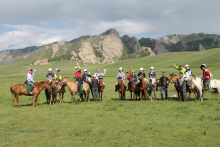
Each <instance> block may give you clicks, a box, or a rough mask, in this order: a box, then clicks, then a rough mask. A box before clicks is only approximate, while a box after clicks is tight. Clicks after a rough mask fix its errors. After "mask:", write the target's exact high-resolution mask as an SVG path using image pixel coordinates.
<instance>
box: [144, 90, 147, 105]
mask: <svg viewBox="0 0 220 147" xmlns="http://www.w3.org/2000/svg"><path fill="white" fill-rule="evenodd" d="M144 97H145V102H146V101H147V91H146V90H145V91H144Z"/></svg>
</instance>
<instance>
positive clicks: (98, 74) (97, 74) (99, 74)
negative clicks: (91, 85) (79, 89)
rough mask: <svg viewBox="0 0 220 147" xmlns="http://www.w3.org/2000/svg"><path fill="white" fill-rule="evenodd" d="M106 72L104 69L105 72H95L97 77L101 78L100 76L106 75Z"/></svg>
mask: <svg viewBox="0 0 220 147" xmlns="http://www.w3.org/2000/svg"><path fill="white" fill-rule="evenodd" d="M105 74H106V71H104V73H100V72H99V73H95V76H96V79H97V80H99V78H101V76H104V75H105Z"/></svg>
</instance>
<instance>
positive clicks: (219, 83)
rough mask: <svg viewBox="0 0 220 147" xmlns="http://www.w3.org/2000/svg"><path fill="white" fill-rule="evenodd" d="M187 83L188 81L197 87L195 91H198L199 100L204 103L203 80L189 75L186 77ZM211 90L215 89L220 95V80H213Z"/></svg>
mask: <svg viewBox="0 0 220 147" xmlns="http://www.w3.org/2000/svg"><path fill="white" fill-rule="evenodd" d="M185 81H188V82H190V83H192V84H194V85H195V89H196V90H197V91H198V95H199V98H200V100H201V101H203V96H204V90H203V81H202V79H201V78H199V77H196V76H195V75H193V74H192V75H189V76H188V78H187V77H186V78H185ZM210 89H214V90H215V92H218V93H219V95H220V80H216V79H213V80H211V81H210Z"/></svg>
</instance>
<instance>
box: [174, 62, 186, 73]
mask: <svg viewBox="0 0 220 147" xmlns="http://www.w3.org/2000/svg"><path fill="white" fill-rule="evenodd" d="M173 66H174V67H175V68H176V69H177V70H179V71H180V72H181V73H182V74H183V75H184V73H185V72H186V69H185V68H183V65H182V64H180V65H179V67H178V66H176V64H173Z"/></svg>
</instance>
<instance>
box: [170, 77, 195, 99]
mask: <svg viewBox="0 0 220 147" xmlns="http://www.w3.org/2000/svg"><path fill="white" fill-rule="evenodd" d="M169 81H170V83H171V84H174V87H175V89H176V91H177V95H178V98H180V96H179V91H180V87H179V77H178V76H177V75H176V74H174V73H173V74H170V77H169ZM189 89H190V90H192V91H193V93H194V95H195V99H198V95H196V94H197V90H196V88H195V85H194V84H192V86H191V87H189ZM190 95H191V91H190V92H189V98H190Z"/></svg>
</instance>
